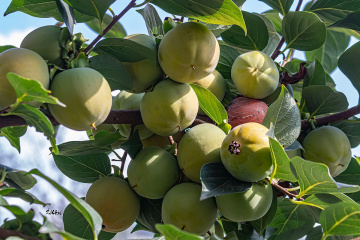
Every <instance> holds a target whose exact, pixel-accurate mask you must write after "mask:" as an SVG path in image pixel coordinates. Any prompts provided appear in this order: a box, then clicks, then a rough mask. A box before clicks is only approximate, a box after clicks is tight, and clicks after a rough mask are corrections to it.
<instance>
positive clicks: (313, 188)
mask: <svg viewBox="0 0 360 240" xmlns="http://www.w3.org/2000/svg"><path fill="white" fill-rule="evenodd" d="M290 162H291V164H292V166H293V168H294V170H295V172H296V174H297V178H298V182H299V186H300V193H299V194H298V196H297V197H302V196H305V195H311V194H317V193H347V192H356V191H359V190H360V187H359V186H356V185H346V184H340V183H336V182H334V180H333V178H332V177H331V176H330V173H329V168H328V167H327V166H326V165H325V164H323V163H317V162H311V161H307V160H304V159H302V158H301V157H294V158H292V159H291V160H290Z"/></svg>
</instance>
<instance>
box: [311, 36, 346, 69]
mask: <svg viewBox="0 0 360 240" xmlns="http://www.w3.org/2000/svg"><path fill="white" fill-rule="evenodd" d="M349 42H350V36H349V35H347V34H345V33H341V32H335V31H331V30H328V31H327V36H326V40H325V44H324V45H322V47H320V48H318V49H316V50H313V51H310V52H305V54H306V59H307V60H308V61H314V60H315V58H316V59H317V60H319V61H320V63H321V64H322V65H323V67H324V69H325V71H326V72H327V73H332V72H333V71H334V70H335V68H337V65H338V59H339V57H340V55H341V54H342V53H343V52H344V51H345V49H346V48H347V46H348V45H349Z"/></svg>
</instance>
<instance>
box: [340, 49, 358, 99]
mask: <svg viewBox="0 0 360 240" xmlns="http://www.w3.org/2000/svg"><path fill="white" fill-rule="evenodd" d="M359 62H360V42H357V43H355V44H354V45H352V46H351V47H350V48H348V49H347V50H346V51H345V52H344V53H343V54H342V55H341V56H340V58H339V69H340V70H341V71H342V72H343V73H344V74H345V75H346V77H348V78H349V79H350V81H351V83H352V84H353V86H354V87H355V88H356V90H357V91H358V92H359V93H360V68H358V67H354V66H357V64H358V63H359ZM359 102H360V101H359Z"/></svg>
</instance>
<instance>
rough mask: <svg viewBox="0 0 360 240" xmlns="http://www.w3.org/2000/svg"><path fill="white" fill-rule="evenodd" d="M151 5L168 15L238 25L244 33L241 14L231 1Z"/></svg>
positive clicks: (162, 0)
mask: <svg viewBox="0 0 360 240" xmlns="http://www.w3.org/2000/svg"><path fill="white" fill-rule="evenodd" d="M151 3H153V4H155V5H157V6H158V7H160V8H162V9H163V10H164V11H166V12H168V13H172V14H175V15H180V16H184V17H189V18H194V19H197V20H200V21H203V22H206V23H213V24H221V25H233V24H235V25H239V26H240V27H241V28H243V29H244V31H245V32H246V26H245V21H244V19H243V15H242V12H241V10H240V9H239V7H238V6H236V4H235V3H234V2H233V1H231V0H212V1H208V0H197V1H192V0H153V1H151Z"/></svg>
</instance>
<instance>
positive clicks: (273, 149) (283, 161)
mask: <svg viewBox="0 0 360 240" xmlns="http://www.w3.org/2000/svg"><path fill="white" fill-rule="evenodd" d="M269 144H270V153H271V158H272V160H273V168H274V170H273V172H272V173H271V178H278V179H281V180H285V181H290V182H296V181H297V179H296V177H295V176H294V174H293V173H292V172H291V168H290V159H289V158H288V156H287V154H286V153H285V151H284V148H283V147H282V146H281V144H280V143H279V142H278V141H276V140H275V139H273V138H269Z"/></svg>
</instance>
